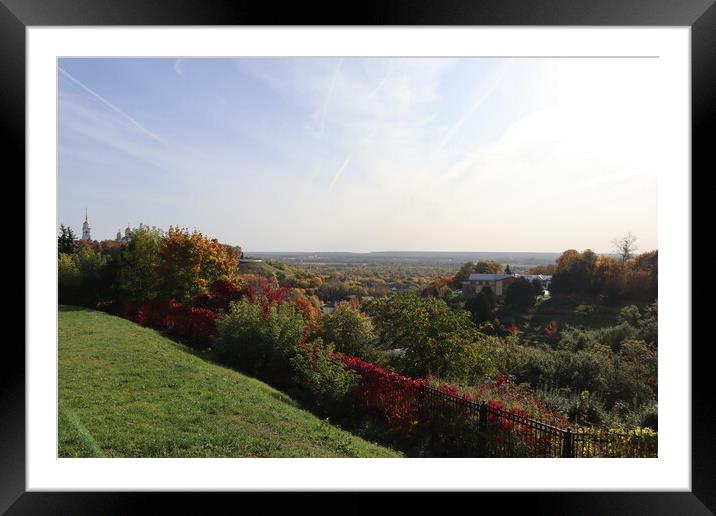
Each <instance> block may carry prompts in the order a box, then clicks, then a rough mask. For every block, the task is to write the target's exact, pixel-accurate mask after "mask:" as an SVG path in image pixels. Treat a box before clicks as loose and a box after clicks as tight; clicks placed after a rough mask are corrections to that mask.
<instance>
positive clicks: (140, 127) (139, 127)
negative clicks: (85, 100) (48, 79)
mask: <svg viewBox="0 0 716 516" xmlns="http://www.w3.org/2000/svg"><path fill="white" fill-rule="evenodd" d="M57 69H58V70H59V71H60V73H62V75H64V76H65V77H67V78H68V79H69V80H71V81H72V82H74V83H75V84H76V85H77V86H79V87H80V88H82V89H83V90H85V91H86V92H87V93H89V94H90V95H92V96H93V97H95V98H96V99H98V100H99V101H101V102H102V103H103V104H104V105H106V106H107V107H109V108H110V109H112V110H113V111H115V112H116V113H119V114H120V115H122V116H123V117H124V118H126V119H127V120H129V121H130V122H131V123H132V124H134V125H135V126H136V127H137V129H139V130H140V131H142V132H143V133H145V134H147V135H148V136H150V137H151V138H153V139H155V140H157V141H159V142H164V140H162V139H161V138H160V137H159V136H157V135H156V134H154V133H153V132H152V131H150V130H149V129H147V128H146V127H144V126H143V125H142V124H140V123H139V122H137V121H136V120H135V119H134V118H132V117H131V116H129V115H128V114H127V113H125V112H124V111H122V110H121V109H119V108H118V107H117V106H115V105H114V104H112V103H111V102H110V101H108V100H107V99H105V98H104V97H102V96H101V95H100V94H99V93H97V92H95V91H94V90H92V89H90V88H89V87H87V86H85V85H84V84H83V83H81V82H80V81H79V80H78V79H75V78H74V77H72V75H70V74H69V73H67V72H66V71H64V70H63V69H62V68H61V67H59V66H58V67H57Z"/></svg>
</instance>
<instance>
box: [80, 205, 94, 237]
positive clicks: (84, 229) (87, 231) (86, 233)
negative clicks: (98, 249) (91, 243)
mask: <svg viewBox="0 0 716 516" xmlns="http://www.w3.org/2000/svg"><path fill="white" fill-rule="evenodd" d="M90 229H91V228H90V225H89V218H88V217H87V208H86V207H85V221H84V223H83V224H82V240H92V236H91V235H90Z"/></svg>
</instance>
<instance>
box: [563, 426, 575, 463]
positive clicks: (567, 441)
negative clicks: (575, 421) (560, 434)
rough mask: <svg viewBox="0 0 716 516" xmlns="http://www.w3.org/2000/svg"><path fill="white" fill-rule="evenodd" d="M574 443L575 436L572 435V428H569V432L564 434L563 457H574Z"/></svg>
mask: <svg viewBox="0 0 716 516" xmlns="http://www.w3.org/2000/svg"><path fill="white" fill-rule="evenodd" d="M573 443H574V434H572V429H571V428H567V432H566V433H565V434H564V442H563V443H562V457H570V458H571V457H572V446H573Z"/></svg>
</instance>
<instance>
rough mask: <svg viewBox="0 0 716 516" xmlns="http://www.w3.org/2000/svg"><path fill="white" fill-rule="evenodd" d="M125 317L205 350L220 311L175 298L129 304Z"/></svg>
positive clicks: (214, 330)
mask: <svg viewBox="0 0 716 516" xmlns="http://www.w3.org/2000/svg"><path fill="white" fill-rule="evenodd" d="M124 316H125V317H126V318H128V319H130V320H132V321H134V322H136V323H139V324H141V325H143V326H150V327H152V328H158V329H163V330H167V331H168V332H170V333H172V334H173V335H176V336H178V337H182V338H184V339H187V341H188V343H189V344H190V345H191V346H192V347H195V348H198V349H205V348H208V347H209V346H210V345H211V337H213V336H214V335H216V325H215V324H214V321H215V320H216V319H217V318H218V317H219V314H218V313H216V312H213V311H211V310H207V309H205V308H197V307H192V306H186V305H183V304H182V303H179V302H178V301H174V300H171V301H168V300H166V299H149V300H146V301H142V302H139V303H132V304H130V305H128V306H127V307H126V308H125V311H124Z"/></svg>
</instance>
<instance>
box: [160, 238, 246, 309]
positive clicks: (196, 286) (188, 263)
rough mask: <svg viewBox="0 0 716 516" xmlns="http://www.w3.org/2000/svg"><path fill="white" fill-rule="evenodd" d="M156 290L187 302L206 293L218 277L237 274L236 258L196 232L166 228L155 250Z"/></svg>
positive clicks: (216, 241)
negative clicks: (156, 251) (157, 282)
mask: <svg viewBox="0 0 716 516" xmlns="http://www.w3.org/2000/svg"><path fill="white" fill-rule="evenodd" d="M159 256H160V263H159V268H158V280H159V290H160V292H161V293H162V294H163V295H165V296H166V297H170V298H174V299H177V300H180V301H188V300H191V299H193V298H194V297H196V296H197V295H198V294H200V293H203V292H206V291H207V287H208V285H209V284H210V283H211V282H212V281H214V280H216V279H219V278H233V277H234V276H235V275H236V274H237V268H238V262H239V259H238V256H237V255H235V254H233V255H232V253H230V252H229V251H228V250H227V248H226V246H224V245H223V244H221V243H219V241H218V240H216V239H209V238H207V237H206V236H204V235H203V234H202V233H200V232H199V231H196V230H194V231H193V232H191V233H190V232H189V230H187V229H185V228H178V227H176V228H175V227H170V228H169V231H168V232H167V234H166V236H165V237H164V239H163V240H162V245H161V247H160V249H159Z"/></svg>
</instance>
